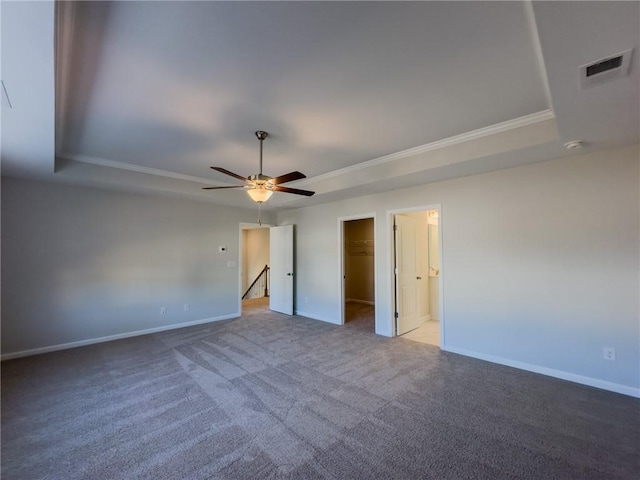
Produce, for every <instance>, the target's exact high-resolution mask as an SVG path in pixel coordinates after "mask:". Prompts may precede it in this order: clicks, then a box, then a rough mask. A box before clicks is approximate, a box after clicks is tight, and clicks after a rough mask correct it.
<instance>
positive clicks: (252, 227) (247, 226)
mask: <svg viewBox="0 0 640 480" xmlns="http://www.w3.org/2000/svg"><path fill="white" fill-rule="evenodd" d="M272 226H273V225H271V224H268V223H263V224H259V223H251V222H240V224H239V225H238V237H239V238H238V314H239V315H242V294H243V293H244V292H243V291H242V270H243V269H244V265H243V258H242V247H243V245H242V231H243V230H255V229H258V228H271V227H272ZM269 241H271V238H269Z"/></svg>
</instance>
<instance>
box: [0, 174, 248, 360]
mask: <svg viewBox="0 0 640 480" xmlns="http://www.w3.org/2000/svg"><path fill="white" fill-rule="evenodd" d="M254 218H255V211H254V210H253V209H248V210H244V209H234V208H228V207H220V206H216V205H211V204H208V203H202V202H190V201H184V200H176V199H168V198H158V197H151V196H144V195H134V194H127V193H117V192H109V191H103V190H95V189H89V188H84V187H75V186H64V185H60V184H52V183H40V182H32V181H25V180H16V179H8V178H3V179H2V353H3V355H6V354H10V353H14V352H21V351H25V350H33V349H39V348H43V347H50V346H55V345H60V344H67V343H72V342H83V341H90V340H92V339H97V338H101V337H109V336H116V335H121V334H127V333H130V332H136V331H141V330H149V329H157V328H164V327H169V326H171V325H177V324H186V323H189V322H196V321H199V320H203V319H219V318H226V317H233V316H237V315H238V313H239V312H238V304H239V296H238V295H239V294H238V288H239V284H238V281H239V272H238V258H239V252H238V246H239V244H240V242H239V238H238V235H239V223H240V222H251V221H253V220H254ZM219 246H226V247H227V251H226V252H225V253H220V252H218V247H219ZM229 261H231V262H232V264H231V266H228V263H227V262H229ZM185 303H188V304H189V307H190V309H189V311H186V312H185V311H184V309H183V307H184V304H185ZM163 306H164V307H166V309H167V312H166V315H161V314H160V308H161V307H163Z"/></svg>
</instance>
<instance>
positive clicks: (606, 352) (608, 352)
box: [602, 347, 616, 362]
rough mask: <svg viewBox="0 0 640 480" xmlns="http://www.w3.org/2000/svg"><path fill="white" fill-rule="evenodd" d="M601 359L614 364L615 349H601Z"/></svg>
mask: <svg viewBox="0 0 640 480" xmlns="http://www.w3.org/2000/svg"><path fill="white" fill-rule="evenodd" d="M602 358H604V359H605V360H609V361H612V362H614V361H615V360H616V349H615V348H611V347H604V348H603V349H602Z"/></svg>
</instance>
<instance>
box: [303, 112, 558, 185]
mask: <svg viewBox="0 0 640 480" xmlns="http://www.w3.org/2000/svg"><path fill="white" fill-rule="evenodd" d="M555 117H556V116H555V114H554V113H553V112H552V111H551V110H548V109H547V110H543V111H541V112H537V113H532V114H530V115H525V116H523V117H518V118H514V119H512V120H507V121H506V122H500V123H496V124H494V125H489V126H488V127H483V128H478V129H477V130H472V131H470V132H465V133H461V134H460V135H454V136H452V137H448V138H444V139H442V140H436V141H435V142H430V143H426V144H424V145H419V146H417V147H412V148H408V149H406V150H401V151H399V152H396V153H391V154H389V155H384V156H382V157H378V158H374V159H372V160H367V161H365V162H361V163H358V164H355V165H350V166H348V167H344V168H339V169H337V170H332V171H330V172H327V173H323V174H322V175H316V176H315V177H309V178H306V179H304V180H299V181H297V182H296V186H304V185H309V184H311V183H316V182H320V181H322V180H327V179H330V178H333V177H338V176H341V175H347V174H352V173H355V172H357V171H359V170H363V169H365V168H369V167H373V166H376V165H381V164H383V163H389V162H393V161H395V160H400V159H403V158H407V157H413V156H415V155H420V154H421V153H425V152H431V151H434V150H440V149H442V148H447V147H451V146H453V145H458V144H461V143H465V142H469V141H471V140H477V139H480V138H484V137H489V136H491V135H497V134H499V133H504V132H508V131H510V130H515V129H516V128H521V127H526V126H529V125H533V124H536V123H541V122H546V121H548V120H553V119H554V118H555Z"/></svg>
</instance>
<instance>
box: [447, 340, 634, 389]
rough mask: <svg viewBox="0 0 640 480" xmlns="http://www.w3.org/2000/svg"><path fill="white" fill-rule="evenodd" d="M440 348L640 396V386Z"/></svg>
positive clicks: (459, 349) (458, 349)
mask: <svg viewBox="0 0 640 480" xmlns="http://www.w3.org/2000/svg"><path fill="white" fill-rule="evenodd" d="M440 348H441V349H442V350H444V351H445V352H451V353H457V354H458V355H464V356H465V357H472V358H477V359H479V360H485V361H487V362H491V363H497V364H499V365H506V366H507V367H514V368H518V369H520V370H526V371H528V372H533V373H539V374H542V375H547V376H549V377H555V378H559V379H561V380H568V381H569V382H574V383H579V384H582V385H588V386H590V387H595V388H600V389H602V390H608V391H610V392H615V393H621V394H623V395H629V396H631V397H636V398H640V388H636V387H630V386H627V385H621V384H619V383H613V382H607V381H606V380H600V379H598V378H593V377H585V376H583V375H577V374H575V373H569V372H564V371H562V370H556V369H554V368H547V367H541V366H539V365H533V364H531V363H524V362H518V361H516V360H509V359H508V358H503V357H496V356H493V355H486V354H484V353H478V352H473V351H470V350H466V349H464V348H456V347H447V346H441V347H440Z"/></svg>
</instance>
